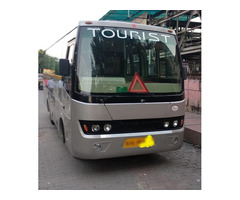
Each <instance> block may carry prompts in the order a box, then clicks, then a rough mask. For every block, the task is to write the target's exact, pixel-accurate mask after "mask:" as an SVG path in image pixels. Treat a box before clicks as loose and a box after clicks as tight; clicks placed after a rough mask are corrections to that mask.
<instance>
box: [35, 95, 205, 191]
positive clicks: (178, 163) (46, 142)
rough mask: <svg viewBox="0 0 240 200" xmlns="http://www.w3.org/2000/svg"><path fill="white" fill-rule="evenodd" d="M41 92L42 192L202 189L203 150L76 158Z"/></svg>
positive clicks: (185, 149)
mask: <svg viewBox="0 0 240 200" xmlns="http://www.w3.org/2000/svg"><path fill="white" fill-rule="evenodd" d="M42 95H43V92H42V91H39V136H38V139H39V189H40V190H68V189H69V190H74V189H78V190H81V189H83V190H89V189H97V190H102V189H104V190H110V189H115V190H118V189H120V190H137V189H146V190H147V189H155V190H162V189H163V190H166V189H167V190H178V189H184V190H199V189H201V149H199V148H196V147H193V146H192V145H190V144H188V143H184V145H183V147H182V148H181V149H180V150H177V151H172V152H164V153H159V154H152V155H142V156H131V157H122V158H113V159H103V160H80V159H76V158H73V157H72V156H71V154H70V153H69V151H68V150H67V148H66V146H65V145H64V144H63V143H62V138H61V137H60V134H59V133H58V132H57V129H56V128H55V126H53V125H52V124H51V123H50V121H49V113H48V112H47V109H46V106H45V105H44V104H43V98H42Z"/></svg>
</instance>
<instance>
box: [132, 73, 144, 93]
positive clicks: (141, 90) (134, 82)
mask: <svg viewBox="0 0 240 200" xmlns="http://www.w3.org/2000/svg"><path fill="white" fill-rule="evenodd" d="M137 83H138V85H137ZM139 85H140V87H139ZM128 92H138V93H149V91H148V89H147V87H146V86H145V85H144V83H143V80H142V79H141V78H140V76H139V74H138V73H137V72H135V74H134V77H133V80H132V82H131V85H130V87H129V89H128Z"/></svg>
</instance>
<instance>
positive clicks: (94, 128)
mask: <svg viewBox="0 0 240 200" xmlns="http://www.w3.org/2000/svg"><path fill="white" fill-rule="evenodd" d="M91 128H92V132H97V131H99V130H100V126H99V125H98V124H93V125H92V127H91Z"/></svg>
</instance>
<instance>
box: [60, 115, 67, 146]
mask: <svg viewBox="0 0 240 200" xmlns="http://www.w3.org/2000/svg"><path fill="white" fill-rule="evenodd" d="M59 130H60V133H61V135H62V137H63V143H65V142H66V139H65V132H64V125H63V121H62V119H60V122H59Z"/></svg>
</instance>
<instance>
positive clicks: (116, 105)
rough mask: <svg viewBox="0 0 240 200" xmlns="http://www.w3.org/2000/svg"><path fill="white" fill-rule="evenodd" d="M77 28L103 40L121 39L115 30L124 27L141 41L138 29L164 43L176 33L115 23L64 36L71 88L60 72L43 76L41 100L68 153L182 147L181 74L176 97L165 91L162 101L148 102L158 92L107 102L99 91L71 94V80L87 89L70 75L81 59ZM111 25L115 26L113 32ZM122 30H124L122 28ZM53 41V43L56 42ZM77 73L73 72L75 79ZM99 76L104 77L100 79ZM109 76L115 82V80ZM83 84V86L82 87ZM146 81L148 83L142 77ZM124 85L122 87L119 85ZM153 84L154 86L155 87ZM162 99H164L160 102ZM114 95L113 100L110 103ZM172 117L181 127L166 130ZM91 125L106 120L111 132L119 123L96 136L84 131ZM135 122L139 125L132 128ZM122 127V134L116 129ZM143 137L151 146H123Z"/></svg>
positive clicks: (87, 155) (108, 154) (92, 155)
mask: <svg viewBox="0 0 240 200" xmlns="http://www.w3.org/2000/svg"><path fill="white" fill-rule="evenodd" d="M82 27H91V28H88V29H87V30H88V31H89V33H91V34H92V36H93V37H94V36H96V35H97V34H102V35H101V37H105V38H107V39H111V38H113V37H119V38H120V39H124V38H125V36H126V35H124V34H122V35H120V31H116V30H117V28H123V29H124V28H126V30H127V31H128V33H127V31H125V33H126V34H128V37H130V39H131V37H135V38H137V39H139V40H142V39H143V37H144V39H145V37H147V33H146V34H145V32H144V33H141V34H140V31H139V30H141V31H145V30H146V31H154V33H155V32H159V33H161V34H162V35H163V36H162V40H163V43H164V41H166V40H167V39H168V35H169V34H171V35H174V37H175V33H174V31H172V30H170V31H169V29H163V28H160V27H155V26H148V25H141V24H134V23H125V22H115V21H92V22H80V23H79V25H78V26H77V27H76V28H75V29H74V30H73V31H71V32H70V33H69V34H67V35H66V36H65V37H63V38H67V37H69V38H68V39H66V41H67V42H68V43H66V44H65V45H66V48H67V47H69V46H70V45H69V44H70V43H71V41H73V43H72V44H73V49H74V50H73V58H74V59H75V60H74V59H73V62H72V66H75V68H74V69H71V70H72V71H71V75H70V76H69V77H70V81H69V82H70V87H71V88H70V89H66V88H67V83H68V81H67V80H66V79H67V78H64V76H62V75H57V74H54V75H53V74H45V75H44V76H45V78H44V79H45V80H44V93H45V99H44V102H46V103H47V107H48V110H49V112H50V119H51V121H52V122H53V123H54V124H55V125H56V127H57V129H58V131H59V132H60V133H61V135H62V136H63V141H64V142H65V143H66V146H67V148H68V149H69V151H70V152H71V154H72V155H73V156H74V157H78V158H82V159H100V158H112V157H120V156H130V155H140V154H150V153H158V152H164V151H170V150H176V149H179V148H180V147H181V146H182V143H183V138H184V137H183V136H184V126H183V120H184V113H185V100H184V88H183V79H182V78H181V85H182V87H181V91H180V90H179V91H180V92H178V94H177V95H175V94H173V95H171V94H164V95H162V96H161V98H162V100H161V101H158V100H157V99H156V100H153V101H152V100H151V99H154V98H155V96H157V95H153V97H152V96H151V95H150V93H149V96H148V93H143V94H141V93H139V94H136V95H135V94H133V97H132V98H134V100H131V101H125V100H124V97H122V96H121V95H122V93H117V95H116V96H114V100H113V101H111V98H110V97H108V96H109V95H108V96H107V97H106V98H105V96H104V95H103V96H101V94H98V95H96V97H94V95H92V96H91V95H86V94H87V93H84V92H83V93H82V92H81V91H80V92H79V94H81V95H82V96H83V97H76V96H77V94H76V95H75V92H76V91H77V89H76V88H75V87H77V86H76V85H77V83H76V82H78V81H79V83H78V85H80V84H81V86H82V88H81V89H83V88H84V87H85V88H87V87H88V81H87V78H85V79H84V78H82V79H80V78H79V80H76V78H74V76H76V74H77V73H78V67H77V62H80V61H79V56H78V55H77V54H78V53H77V52H79V49H80V48H81V44H83V42H82V43H80V42H79V41H80V38H79V30H80V29H81V28H82ZM92 27H94V28H92ZM101 27H105V29H103V30H102V31H101V32H100V28H101ZM112 27H113V28H115V29H116V30H114V31H113V29H112ZM131 30H132V32H131ZM122 33H124V31H122ZM154 33H151V32H148V38H150V39H149V40H151V39H152V41H154V40H157V39H156V37H157V35H156V34H154ZM126 37H127V36H126ZM71 39H73V40H71ZM69 41H70V42H69ZM57 43H58V42H57ZM57 43H56V44H54V45H57ZM54 45H53V46H54ZM51 48H52V47H51ZM51 48H49V49H48V50H47V51H46V53H47V54H48V52H50V53H49V55H50V54H51ZM174 51H175V50H174ZM68 52H69V49H67V50H66V51H65V52H64V53H63V55H64V56H65V55H66V54H68ZM117 53H118V52H115V54H117ZM124 54H125V53H124ZM149 54H150V53H149ZM68 57H69V56H68V55H66V56H65V57H62V58H64V59H69V58H68ZM136 62H138V61H136ZM139 62H140V61H139ZM105 65H106V64H105ZM119 66H120V65H119ZM180 68H181V77H182V76H183V75H182V74H183V73H182V71H183V70H182V66H181V65H180ZM80 71H81V70H80ZM75 73H76V74H75ZM80 73H81V72H79V74H80ZM143 73H144V72H142V74H143ZM149 73H150V72H149ZM79 74H78V76H79V77H80V75H79ZM132 76H133V75H132ZM97 78H98V76H95V77H94V78H92V80H91V81H92V82H91V84H92V85H91V89H92V88H93V87H95V86H94V84H93V81H95V80H93V79H97ZM99 80H100V79H99ZM99 80H98V81H99ZM102 80H103V78H102V79H101V80H100V81H102ZM106 80H108V79H106ZM114 80H116V81H117V79H114ZM119 80H120V78H119ZM131 80H132V79H131ZM81 81H82V82H81ZM130 82H132V81H130ZM149 82H150V81H149ZM84 84H85V86H83V85H84ZM145 84H146V85H147V84H148V83H147V81H146V83H145ZM73 85H74V86H73ZM111 85H114V83H112V82H111ZM96 87H98V86H96ZM114 87H115V86H114ZM124 87H125V86H123V87H122V88H124ZM147 87H148V86H147ZM153 87H154V88H155V86H153ZM98 88H99V87H98ZM169 88H170V87H169ZM86 90H87V89H86ZM109 90H110V89H109ZM76 93H77V92H76ZM74 95H75V96H74ZM174 95H175V96H174ZM172 96H174V97H172ZM176 96H178V97H176ZM94 98H95V99H94ZM130 98H131V97H130ZM164 98H165V99H166V100H164ZM82 99H84V100H82ZM109 99H110V100H109ZM115 99H117V100H116V101H115ZM118 99H120V100H118ZM168 99H169V100H168ZM175 118H176V119H175ZM177 120H179V121H178V122H177V123H179V124H180V123H181V126H180V125H179V127H178V128H170V126H172V125H171V123H175V121H177ZM165 122H169V123H170V126H169V127H164V126H165V125H164V123H165ZM158 123H159V124H160V123H162V124H161V126H160V125H159V127H161V128H159V129H158V128H155V127H154V126H158ZM95 124H96V126H97V125H98V124H100V125H99V126H100V129H101V130H102V129H103V127H104V126H105V124H111V125H110V127H112V130H113V131H114V130H115V129H114V125H115V124H116V125H115V127H116V126H119V127H120V128H118V129H117V131H115V132H109V133H108V132H106V133H105V132H104V131H103V130H102V133H99V134H98V133H97V132H96V133H95V132H92V131H91V130H90V131H89V129H91V128H92V125H95ZM118 124H120V125H118ZM134 124H135V126H139V127H134ZM97 127H98V126H97ZM84 129H86V130H87V131H89V133H86V130H84ZM121 130H122V131H123V132H121ZM128 131H129V132H128ZM103 132H104V133H103ZM148 136H151V138H152V140H153V142H154V144H153V145H150V146H147V145H146V146H144V147H140V146H136V145H135V146H134V145H132V146H131V144H130V145H129V146H125V143H126V141H127V140H128V141H129V142H130V143H131V142H132V143H134V142H135V141H136V140H137V139H138V138H140V140H141V141H143V140H142V139H143V138H145V139H146V138H147V137H148Z"/></svg>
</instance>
